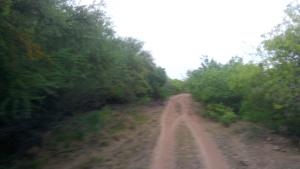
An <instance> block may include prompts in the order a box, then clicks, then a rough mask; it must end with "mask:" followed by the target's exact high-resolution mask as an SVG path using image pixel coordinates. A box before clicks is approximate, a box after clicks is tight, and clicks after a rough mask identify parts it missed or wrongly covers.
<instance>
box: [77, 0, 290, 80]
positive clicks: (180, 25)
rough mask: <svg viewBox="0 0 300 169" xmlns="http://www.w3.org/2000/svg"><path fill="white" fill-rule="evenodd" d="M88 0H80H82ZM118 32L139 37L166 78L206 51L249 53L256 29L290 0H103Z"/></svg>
mask: <svg viewBox="0 0 300 169" xmlns="http://www.w3.org/2000/svg"><path fill="white" fill-rule="evenodd" d="M91 2H93V0H81V3H82V4H88V3H91ZM104 2H105V4H106V12H107V14H108V16H109V17H111V20H112V22H113V24H114V28H115V31H116V32H117V34H118V35H119V36H130V37H134V38H136V39H139V40H141V41H144V42H145V46H144V49H145V50H148V51H150V52H151V53H152V55H153V58H154V61H155V63H156V64H157V65H159V66H161V67H163V68H165V69H166V71H167V74H168V75H169V76H170V77H171V78H179V79H182V78H184V77H185V76H186V75H185V74H186V71H187V70H192V69H196V68H197V67H199V65H200V62H201V60H200V57H201V56H202V55H208V56H209V57H212V58H214V59H215V60H217V61H219V62H222V63H224V62H226V61H228V60H229V59H230V58H231V57H232V56H237V55H238V56H241V57H244V58H245V60H253V59H255V58H254V56H253V55H251V53H252V54H253V53H255V49H256V47H257V45H258V44H259V43H260V42H261V41H262V38H261V35H262V34H264V33H268V32H270V31H271V30H272V28H273V27H274V26H276V25H277V24H279V23H280V22H281V21H282V19H283V17H284V9H285V7H286V5H287V4H288V3H289V2H291V0H104Z"/></svg>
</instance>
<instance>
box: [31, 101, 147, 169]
mask: <svg viewBox="0 0 300 169" xmlns="http://www.w3.org/2000/svg"><path fill="white" fill-rule="evenodd" d="M141 111H142V110H141V106H136V105H127V106H121V107H119V108H115V107H114V108H110V107H105V108H103V109H102V110H97V111H91V112H86V113H82V114H78V115H75V116H73V117H71V118H69V119H67V120H65V121H62V122H61V123H60V124H58V125H56V126H55V127H54V128H53V129H52V130H51V131H50V133H49V134H47V136H46V137H45V141H44V144H43V147H44V148H43V150H44V151H43V154H41V155H39V156H38V157H37V158H36V159H35V160H33V161H32V166H34V167H32V168H41V166H43V165H47V160H49V159H51V158H53V157H56V156H63V157H64V158H68V156H69V155H71V154H72V153H73V152H75V151H78V150H80V149H82V148H84V147H85V146H97V147H105V146H108V145H110V144H111V143H112V142H114V141H117V140H119V139H120V138H121V137H123V135H122V132H124V131H128V130H134V129H136V128H137V127H138V126H139V125H142V124H144V123H145V122H146V121H147V120H148V118H147V116H146V115H145V114H143V113H141ZM90 160H91V161H90ZM90 160H89V161H86V162H84V163H83V164H82V165H81V166H80V168H82V169H85V168H90V167H89V166H90V165H92V164H94V163H96V162H101V158H100V157H95V158H91V159H90Z"/></svg>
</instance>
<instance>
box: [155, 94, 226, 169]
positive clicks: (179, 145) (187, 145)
mask: <svg viewBox="0 0 300 169" xmlns="http://www.w3.org/2000/svg"><path fill="white" fill-rule="evenodd" d="M195 112H196V111H195V110H194V109H193V106H192V99H191V96H190V95H189V94H180V95H176V96H173V97H171V98H170V100H169V102H168V104H167V106H166V108H165V110H164V112H163V114H162V117H161V122H160V123H161V133H160V136H159V138H158V140H157V144H156V147H155V149H154V153H153V158H152V163H151V169H179V168H189V169H194V168H195V169H196V168H198V169H199V168H205V169H229V165H228V164H227V161H226V160H225V158H224V156H223V154H222V152H221V151H220V150H219V148H218V147H217V145H216V144H215V143H214V142H213V141H212V140H211V138H210V136H209V134H208V133H207V132H206V131H205V128H204V126H202V125H201V121H202V119H201V118H200V117H199V116H198V115H196V113H195ZM186 161H188V162H186ZM183 163H184V164H183Z"/></svg>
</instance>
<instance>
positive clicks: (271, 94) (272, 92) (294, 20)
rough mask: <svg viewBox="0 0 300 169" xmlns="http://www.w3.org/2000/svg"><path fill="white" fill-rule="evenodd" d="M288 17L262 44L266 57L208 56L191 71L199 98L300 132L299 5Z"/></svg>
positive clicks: (291, 8)
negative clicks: (218, 59)
mask: <svg viewBox="0 0 300 169" xmlns="http://www.w3.org/2000/svg"><path fill="white" fill-rule="evenodd" d="M286 11H287V15H288V19H287V21H285V22H284V23H283V24H282V25H280V26H279V27H277V28H276V29H275V30H274V31H273V32H271V33H270V34H269V35H268V36H267V37H266V40H265V41H264V42H263V43H262V44H263V49H261V50H260V51H261V52H260V53H261V54H264V56H265V59H264V60H263V61H262V62H261V63H259V64H254V63H243V61H242V59H241V58H238V57H235V58H232V59H231V60H230V61H229V62H228V63H226V64H220V63H217V62H216V61H214V60H209V59H208V58H207V57H204V61H203V64H202V66H201V67H200V68H199V69H197V70H195V71H192V72H189V78H188V80H187V85H188V88H189V90H190V91H191V93H192V94H193V96H194V97H195V98H196V99H197V100H201V101H204V102H206V103H209V104H223V105H225V106H228V107H231V108H232V109H233V110H234V112H235V113H237V114H238V115H239V116H240V117H241V118H244V119H247V120H251V121H256V122H262V123H263V124H266V125H267V126H269V127H272V128H273V129H275V130H276V131H278V132H281V133H286V134H289V135H291V136H297V137H299V136H300V57H299V56H300V46H299V39H300V37H299V35H300V6H299V5H290V6H289V7H288V8H287V10H286Z"/></svg>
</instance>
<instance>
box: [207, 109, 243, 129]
mask: <svg viewBox="0 0 300 169" xmlns="http://www.w3.org/2000/svg"><path fill="white" fill-rule="evenodd" d="M203 115H204V116H205V117H208V118H210V119H213V120H215V121H219V122H222V123H223V124H224V125H226V126H227V125H230V124H231V123H233V122H235V121H236V120H237V119H238V116H237V115H236V114H235V113H234V112H233V111H232V109H231V108H230V107H226V106H224V105H223V104H210V105H208V106H207V108H206V111H204V114H203Z"/></svg>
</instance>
